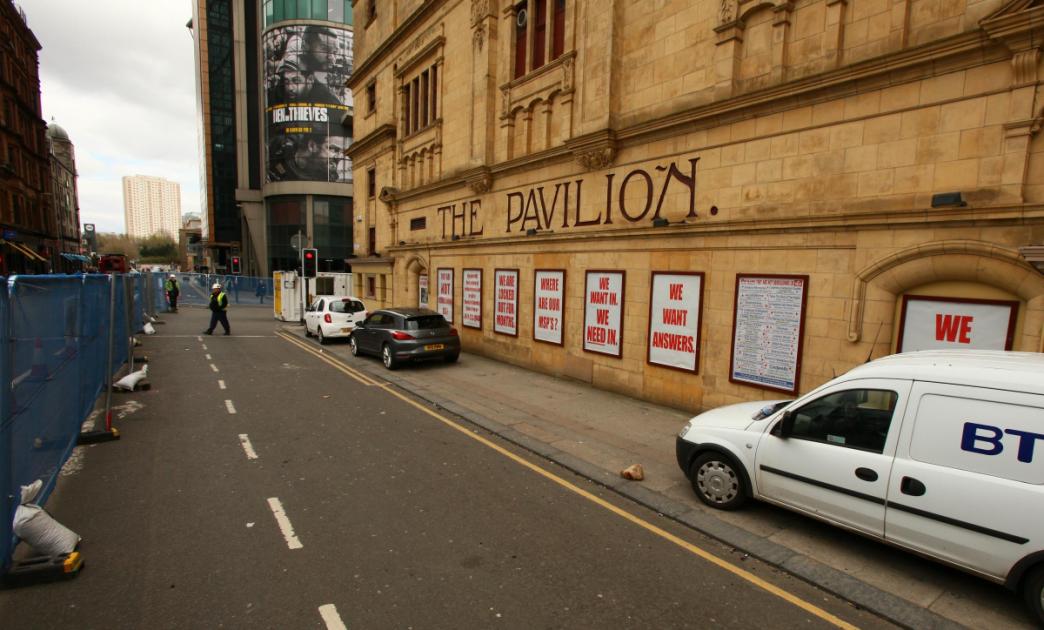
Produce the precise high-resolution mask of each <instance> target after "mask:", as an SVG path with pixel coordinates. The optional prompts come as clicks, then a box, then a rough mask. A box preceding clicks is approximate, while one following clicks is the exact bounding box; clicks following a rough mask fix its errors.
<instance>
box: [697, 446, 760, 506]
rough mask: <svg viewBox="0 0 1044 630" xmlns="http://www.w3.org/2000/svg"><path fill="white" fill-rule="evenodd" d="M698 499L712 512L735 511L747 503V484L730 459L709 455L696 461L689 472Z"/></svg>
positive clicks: (710, 453)
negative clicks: (716, 510)
mask: <svg viewBox="0 0 1044 630" xmlns="http://www.w3.org/2000/svg"><path fill="white" fill-rule="evenodd" d="M689 479H690V480H691V481H692V489H693V490H695V491H696V496H698V497H699V498H700V501H703V502H704V503H706V504H707V505H709V506H711V507H712V508H717V509H719V510H735V509H736V508H738V507H740V506H741V505H743V504H744V503H746V502H747V484H746V480H745V479H744V478H743V475H742V473H740V470H739V467H738V466H737V465H736V463H735V462H734V461H733V460H732V458H731V457H729V456H727V455H725V454H723V453H717V452H714V451H710V452H707V453H703V454H702V455H700V456H699V457H697V458H696V461H694V462H693V463H692V467H691V468H690V469H689Z"/></svg>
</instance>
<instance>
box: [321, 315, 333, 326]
mask: <svg viewBox="0 0 1044 630" xmlns="http://www.w3.org/2000/svg"><path fill="white" fill-rule="evenodd" d="M323 321H324V322H326V323H327V324H332V323H333V318H332V317H330V314H329V313H327V314H326V315H323Z"/></svg>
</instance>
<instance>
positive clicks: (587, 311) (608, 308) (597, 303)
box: [584, 271, 624, 357]
mask: <svg viewBox="0 0 1044 630" xmlns="http://www.w3.org/2000/svg"><path fill="white" fill-rule="evenodd" d="M623 305H624V272H622V271H588V272H587V279H586V281H585V282H584V350H585V351H586V352H596V353H598V354H608V355H610V356H614V357H620V356H621V354H622V351H623Z"/></svg>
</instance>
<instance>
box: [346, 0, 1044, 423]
mask: <svg viewBox="0 0 1044 630" xmlns="http://www.w3.org/2000/svg"><path fill="white" fill-rule="evenodd" d="M544 2H546V4H545V5H544V6H543V7H541V6H539V4H540V3H544ZM365 4H367V3H363V2H359V3H356V12H357V13H356V15H357V30H356V40H355V45H356V48H355V59H356V67H355V73H354V75H353V77H352V79H350V81H349V86H350V87H352V88H353V90H355V93H356V94H360V95H361V94H368V95H370V96H371V97H372V98H370V99H364V98H359V97H357V99H358V100H357V103H356V118H355V137H356V138H357V141H356V143H355V144H354V145H353V146H352V147H351V148H350V149H349V150H348V153H349V155H350V157H351V158H352V160H353V162H354V165H355V172H356V180H357V182H359V185H360V186H362V187H363V190H369V192H370V194H369V195H362V194H360V195H356V214H357V223H356V230H357V231H356V235H355V238H356V242H360V243H365V242H368V239H369V240H370V241H372V243H373V245H372V247H371V248H370V251H367V252H365V253H366V254H370V256H371V257H370V258H368V259H360V260H356V261H353V270H354V271H355V272H356V278H357V287H356V288H357V292H358V294H359V295H360V296H362V297H364V298H370V300H369V301H370V303H371V305H373V306H376V305H380V306H385V305H391V304H396V305H411V306H412V305H416V304H417V303H418V302H419V292H420V284H419V283H420V282H421V280H422V278H426V280H427V284H428V287H430V289H429V290H430V297H429V304H430V305H431V306H432V307H434V306H435V302H436V299H435V296H436V293H437V287H436V275H437V270H438V269H452V270H453V271H454V282H453V291H454V296H453V308H454V309H455V311H454V321H455V323H457V325H458V328H459V329H460V332H461V336H462V340H463V343H464V346H465V348H466V349H467V350H468V351H471V352H478V353H482V354H487V355H490V356H495V357H498V358H501V359H503V360H506V361H510V362H512V363H517V364H520V365H524V366H527V367H531V368H533V369H537V370H541V371H545V372H548V373H553V374H560V375H565V376H569V377H572V378H577V379H581V380H584V381H588V382H591V383H593V384H594V385H596V386H599V387H603V388H606V389H611V390H615V391H620V392H622V393H626V394H629V395H633V396H638V397H642V398H646V399H649V400H653V401H657V402H662V403H666V404H670V405H674V406H678V407H682V408H686V409H693V410H697V409H701V408H705V407H710V406H717V405H720V404H724V403H728V402H733V401H740V400H749V399H752V398H759V397H764V398H779V397H781V395H780V393H778V392H773V391H771V389H772V388H771V387H770V388H769V389H765V388H762V387H754V386H752V385H751V384H749V383H747V382H744V381H743V379H737V378H732V377H733V376H735V374H734V370H733V336H734V334H735V327H736V321H735V320H736V310H737V296H736V293H737V286H738V283H737V275H744V274H754V275H779V274H785V275H796V276H801V277H804V282H805V284H806V285H807V297H806V299H805V307H804V318H803V326H802V327H801V329H800V344H799V345H800V352H799V354H800V367H799V368H797V375H798V376H799V379H798V383H799V384H798V385H797V386H796V387H794V388H789V387H782V388H777V389H784V390H786V389H794V390H798V391H801V392H804V391H808V390H809V389H812V388H813V387H815V386H817V385H819V384H821V383H823V382H825V381H827V380H829V379H830V378H831V377H832V376H834V375H835V374H840V373H842V372H844V371H846V370H847V369H850V368H851V367H853V366H854V365H856V364H859V363H862V362H863V361H865V360H866V359H867V358H868V357H879V356H882V355H885V354H890V353H892V352H895V351H897V349H898V347H899V346H898V343H899V336H900V332H901V331H900V329H901V328H902V327H903V325H902V324H903V322H905V321H906V319H904V318H905V317H906V314H905V309H904V305H905V304H906V300H905V299H904V297H905V296H910V295H915V296H928V297H935V298H938V300H940V301H942V302H947V301H950V300H952V301H954V302H961V303H964V302H963V301H966V300H972V301H983V300H987V301H991V303H992V302H1005V303H1013V304H1014V306H1013V308H1014V311H1013V312H1014V315H1013V316H1012V320H1013V327H1012V329H1011V330H1009V331H1008V337H1009V346H1010V348H1011V349H1013V350H1026V351H1041V350H1044V346H1042V329H1044V275H1042V274H1041V273H1040V272H1039V271H1038V270H1037V269H1035V268H1034V267H1033V266H1032V265H1031V264H1029V263H1027V262H1026V260H1025V259H1024V258H1023V257H1022V256H1021V255H1020V252H1019V248H1020V247H1026V246H1030V245H1040V244H1042V243H1044V205H1042V202H1044V155H1042V151H1044V141H1042V139H1041V137H1040V134H1039V133H1038V130H1039V128H1040V123H1041V120H1042V118H1041V114H1042V112H1041V109H1040V105H1039V100H1040V98H1039V92H1040V81H1039V78H1038V77H1039V75H1040V61H1041V60H1040V49H1039V47H1038V46H1039V44H1038V43H1037V42H1040V41H1044V40H1042V39H1041V36H1042V35H1044V26H1042V25H1044V21H1042V18H1044V7H1037V6H1036V4H1035V3H1033V2H1030V1H1027V0H1017V1H1015V2H1007V3H1005V2H1003V0H982V1H980V2H943V3H940V2H936V1H934V0H932V1H929V0H886V1H881V2H877V1H873V0H869V1H868V0H851V1H846V0H799V1H794V2H788V1H779V2H760V3H759V2H752V1H749V0H721V1H720V2H718V1H712V0H700V1H687V0H685V1H683V0H656V1H653V2H627V1H624V0H598V1H595V0H564V1H562V0H527V1H524V2H521V3H519V2H514V1H508V0H457V1H452V0H446V1H440V0H435V1H430V2H420V1H419V0H415V1H399V2H388V3H384V2H381V3H377V5H378V7H377V12H376V15H375V16H373V18H372V20H369V21H368V20H367V19H366V17H365V16H363V11H364V9H365V7H364V5H365ZM541 24H543V26H541ZM520 38H523V39H522V42H523V44H522V45H520V44H519V40H520ZM418 120H419V123H418V122H417V121H418ZM371 179H372V181H371ZM948 193H960V195H959V197H958V196H956V195H947V194H948ZM938 195H942V196H941V197H940V196H938ZM371 237H372V238H371ZM464 269H482V270H483V275H482V278H483V280H482V282H483V287H482V295H481V301H482V312H483V313H487V314H488V313H493V312H494V308H495V303H494V300H495V291H494V285H493V278H494V271H495V270H496V269H518V270H519V282H520V285H519V290H518V295H519V300H518V313H517V319H518V321H517V327H518V331H517V332H518V334H517V336H510V335H505V334H500V333H498V332H496V331H495V330H494V324H493V321H494V320H493V318H492V317H485V318H484V319H483V325H482V327H481V328H470V327H462V326H460V325H459V323H460V320H461V314H462V311H461V304H462V301H463V299H464V296H463V294H462V288H461V287H462V285H463V282H462V272H463V270H464ZM543 269H560V270H565V272H566V274H565V278H566V282H565V295H564V314H563V315H564V318H563V322H564V326H563V340H562V344H561V345H557V344H547V343H539V342H535V341H534V335H533V329H534V271H535V270H543ZM590 270H619V271H624V272H625V278H624V291H623V296H624V297H625V299H624V303H623V309H622V327H621V329H620V331H619V333H620V336H621V343H620V352H619V356H606V355H604V354H601V353H598V352H589V351H585V349H584V346H585V334H589V333H588V332H587V329H586V328H585V324H584V322H585V312H584V308H585V303H586V302H587V301H588V300H587V299H586V298H585V296H586V295H587V294H586V292H585V274H586V272H587V271H590ZM653 272H699V273H702V274H703V276H702V300H701V311H700V325H699V344H698V348H697V351H696V352H697V355H698V369H696V370H687V371H683V370H673V369H668V368H665V367H662V366H660V365H656V364H653V363H650V362H649V361H648V350H649V348H648V343H649V338H650V334H649V327H650V318H651V313H652V312H653V309H652V308H651V307H650V304H649V302H650V299H651V298H650V282H651V278H652V273H653ZM374 302H376V304H374ZM940 321H941V320H940ZM968 321H969V322H970V321H971V320H968ZM1002 332H1003V331H1002ZM907 334H908V335H909V334H912V333H910V332H907ZM940 334H941V333H940Z"/></svg>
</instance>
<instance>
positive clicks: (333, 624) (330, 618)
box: [319, 604, 348, 630]
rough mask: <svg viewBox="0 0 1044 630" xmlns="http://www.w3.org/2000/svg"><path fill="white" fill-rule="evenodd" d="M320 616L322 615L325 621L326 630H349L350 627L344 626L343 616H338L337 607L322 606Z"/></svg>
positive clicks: (331, 605)
mask: <svg viewBox="0 0 1044 630" xmlns="http://www.w3.org/2000/svg"><path fill="white" fill-rule="evenodd" d="M319 614H320V615H322V617H323V621H324V622H325V623H326V630H348V626H346V625H344V622H343V621H341V616H340V615H338V614H337V606H334V605H333V604H326V605H324V606H320V607H319Z"/></svg>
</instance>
